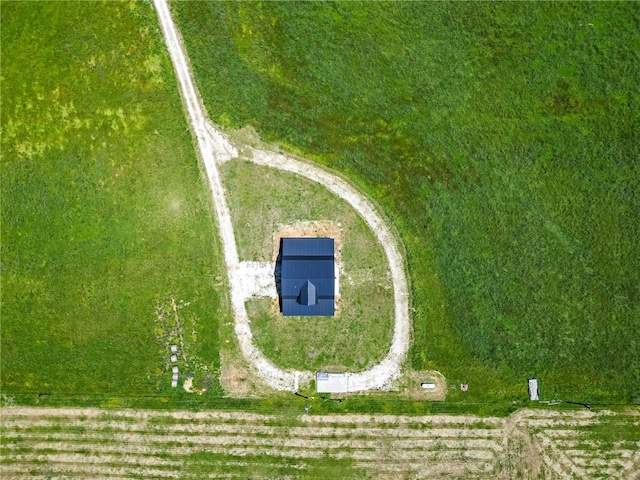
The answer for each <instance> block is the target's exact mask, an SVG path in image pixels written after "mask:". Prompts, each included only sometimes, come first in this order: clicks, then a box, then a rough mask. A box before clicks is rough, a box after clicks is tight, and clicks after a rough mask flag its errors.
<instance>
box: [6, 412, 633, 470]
mask: <svg viewBox="0 0 640 480" xmlns="http://www.w3.org/2000/svg"><path fill="white" fill-rule="evenodd" d="M1 413H2V432H3V435H2V446H1V452H2V460H1V462H0V472H1V473H2V477H3V478H20V477H22V476H24V474H25V472H29V474H30V475H31V476H33V478H56V477H64V476H66V477H75V478H81V477H85V476H87V477H88V476H99V477H106V476H109V477H110V478H140V477H142V478H148V477H151V476H153V477H158V478H273V477H279V478H284V477H287V476H288V478H292V479H293V478H319V477H322V476H324V475H331V476H333V477H336V476H337V477H339V478H493V477H494V476H496V475H500V474H502V475H506V476H507V477H508V478H513V477H514V476H522V477H524V478H545V479H553V478H580V479H588V478H601V477H608V478H629V474H632V472H634V471H635V472H637V471H638V470H637V467H638V466H640V456H639V454H638V450H639V448H640V442H638V437H637V433H638V430H639V429H640V419H639V418H638V416H637V415H635V416H634V415H614V414H611V413H606V414H592V413H591V412H586V413H584V414H583V413H582V412H577V413H576V412H573V413H571V412H565V413H562V414H560V413H555V412H546V411H542V410H538V411H531V410H530V411H521V412H519V413H516V414H515V415H513V416H512V417H511V418H506V419H505V418H479V417H473V416H447V415H439V416H421V417H410V416H390V415H342V416H339V415H327V416H313V415H310V416H302V417H279V416H274V415H259V414H250V413H243V412H232V411H217V412H198V413H194V412H159V411H141V412H134V411H126V410H120V411H118V410H98V409H85V410H81V409H42V408H21V407H15V408H14V407H5V408H3V410H2V412H1Z"/></svg>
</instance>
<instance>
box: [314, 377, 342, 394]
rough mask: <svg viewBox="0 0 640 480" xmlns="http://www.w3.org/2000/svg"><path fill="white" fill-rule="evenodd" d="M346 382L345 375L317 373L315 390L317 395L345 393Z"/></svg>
mask: <svg viewBox="0 0 640 480" xmlns="http://www.w3.org/2000/svg"><path fill="white" fill-rule="evenodd" d="M348 380H349V377H348V374H347V373H332V372H317V373H316V390H317V391H318V393H347V392H348V391H349V390H348V388H349V383H348Z"/></svg>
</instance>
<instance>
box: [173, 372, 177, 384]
mask: <svg viewBox="0 0 640 480" xmlns="http://www.w3.org/2000/svg"><path fill="white" fill-rule="evenodd" d="M172 380H173V381H174V382H177V381H178V374H177V373H174V374H173V378H172Z"/></svg>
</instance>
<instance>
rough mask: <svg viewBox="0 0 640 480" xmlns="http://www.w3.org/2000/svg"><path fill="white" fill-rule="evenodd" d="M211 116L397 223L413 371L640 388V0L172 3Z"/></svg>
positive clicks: (611, 393) (615, 392) (495, 388)
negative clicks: (301, 156) (306, 160)
mask: <svg viewBox="0 0 640 480" xmlns="http://www.w3.org/2000/svg"><path fill="white" fill-rule="evenodd" d="M172 7H173V10H174V11H175V13H176V16H177V20H178V23H179V25H180V28H181V30H182V32H183V34H184V36H185V41H186V44H187V48H188V50H189V54H190V57H191V60H192V63H193V65H194V68H195V73H196V77H197V80H198V83H199V86H200V89H201V92H202V94H203V96H204V100H205V103H206V105H207V108H208V110H209V113H210V115H211V117H212V118H213V120H214V121H215V122H218V123H220V124H222V125H223V126H226V127H228V128H239V127H242V126H244V125H245V124H252V125H254V126H255V127H256V128H257V130H258V131H259V132H260V134H261V135H262V136H263V138H265V139H267V140H270V141H273V142H279V143H281V144H283V145H285V146H288V147H289V148H292V149H294V150H296V151H299V152H303V153H305V154H306V155H308V156H311V157H313V158H314V159H316V160H318V161H320V162H322V163H324V164H326V165H329V166H331V167H333V168H336V169H339V170H341V171H342V172H345V173H346V174H347V175H349V176H350V177H352V178H353V179H354V181H356V182H358V183H359V184H360V185H361V187H362V188H363V189H365V190H366V191H368V192H369V193H370V194H371V195H372V196H374V197H375V198H376V199H377V200H378V201H379V202H380V203H381V204H382V205H384V207H385V208H386V210H387V213H388V214H389V216H390V217H392V218H394V220H395V222H396V225H397V226H398V228H399V230H400V231H401V233H402V236H403V238H404V241H405V242H406V245H407V252H408V258H409V267H410V273H411V277H412V286H413V292H412V293H413V295H412V298H413V302H414V307H415V314H414V317H413V326H414V344H413V347H412V351H411V359H412V364H413V367H414V368H416V369H423V368H435V369H438V370H440V371H442V372H443V373H444V374H445V375H446V376H447V377H448V378H449V380H451V381H452V382H458V381H465V382H468V383H469V384H470V386H471V388H470V390H469V392H468V393H469V396H468V397H467V398H473V399H475V400H482V399H484V400H492V399H493V400H495V399H498V398H505V397H507V398H509V397H511V398H513V397H518V398H519V397H520V396H524V395H526V390H525V387H524V385H525V379H526V378H527V376H529V375H531V374H536V375H538V376H539V377H540V378H541V379H543V380H542V383H541V385H543V386H544V387H543V390H542V392H541V393H542V395H543V397H549V398H551V397H564V398H567V397H572V398H574V399H575V398H579V399H583V400H588V401H597V400H599V401H620V400H622V401H629V400H631V399H632V398H637V397H638V396H640V390H639V388H640V387H638V385H640V364H639V363H638V362H637V359H638V358H640V343H639V342H638V340H637V338H640V290H639V289H640V287H639V286H640V243H639V242H638V238H640V231H639V227H638V226H639V225H640V216H639V214H638V212H640V194H639V193H638V192H640V164H639V163H638V158H640V148H639V147H638V145H640V141H639V140H640V139H639V138H638V131H640V129H639V126H640V122H639V115H640V114H639V113H638V112H640V108H639V106H640V105H639V98H640V95H639V93H640V92H639V88H638V85H637V80H636V79H637V78H639V77H640V67H639V65H640V62H639V61H638V60H639V59H638V53H637V52H638V51H640V37H638V35H637V25H638V23H639V22H640V9H639V7H638V5H637V4H634V3H606V4H605V3H579V4H576V3H560V4H558V3H541V4H535V5H531V4H519V3H477V2H474V3H460V2H456V3H444V2H435V3H434V2H400V3H399V2H376V3H373V4H369V3H368V4H366V5H365V4H362V3H358V2H331V3H319V2H309V3H307V2H304V3H290V2H286V3H278V2H260V3H254V2H240V3H236V2H175V3H174V4H173V6H172Z"/></svg>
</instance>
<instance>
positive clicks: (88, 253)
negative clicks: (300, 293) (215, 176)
mask: <svg viewBox="0 0 640 480" xmlns="http://www.w3.org/2000/svg"><path fill="white" fill-rule="evenodd" d="M1 27H2V28H1V32H2V52H1V54H2V91H1V94H2V109H1V110H2V163H1V167H2V179H1V180H2V208H1V214H2V219H1V221H2V223H1V228H2V264H1V267H2V317H1V321H2V324H1V326H2V344H1V347H2V349H1V350H2V353H1V362H2V376H1V389H2V393H3V394H5V395H7V396H12V395H18V396H20V395H21V396H22V398H23V399H26V400H24V401H27V402H30V401H31V400H28V396H29V395H30V394H37V393H51V394H53V396H52V397H51V399H53V401H54V402H60V400H56V398H57V397H60V398H66V397H65V396H66V395H69V396H70V397H69V398H71V396H73V398H97V399H100V398H103V397H104V398H105V399H107V400H105V401H108V399H109V398H110V397H114V398H115V400H113V402H112V403H113V405H117V404H118V400H117V398H118V397H121V396H123V395H124V396H129V397H141V396H154V395H159V394H162V395H164V394H167V395H174V396H175V395H180V392H181V394H182V395H186V394H185V392H184V391H183V390H182V389H181V388H180V389H171V387H170V382H171V373H170V362H169V355H170V353H169V347H170V344H171V343H178V344H179V345H180V352H179V353H180V359H179V365H180V367H181V369H182V372H183V373H184V374H195V375H196V376H197V378H198V379H199V380H200V381H201V382H200V383H201V384H203V385H204V384H206V386H207V387H209V392H210V393H211V392H214V393H218V394H219V392H220V391H219V386H217V383H216V381H215V379H214V376H215V372H216V371H217V369H218V368H219V358H218V323H219V322H220V321H221V320H222V319H225V318H227V316H228V312H227V309H226V306H225V294H224V293H223V292H224V290H222V289H214V287H213V285H214V283H216V277H218V280H219V279H220V278H223V277H224V275H225V274H224V269H223V264H222V263H221V260H220V257H218V251H219V245H218V244H217V242H218V237H217V232H216V230H215V225H214V219H213V217H212V209H211V204H210V199H209V194H208V189H207V183H206V180H204V178H203V176H202V175H201V172H200V170H199V167H198V162H197V159H196V156H195V154H194V149H193V144H192V139H191V135H190V132H189V130H188V128H187V124H186V121H185V118H184V114H183V109H182V105H181V101H180V97H179V95H178V90H177V85H176V82H175V79H174V76H173V70H172V66H171V63H170V60H169V57H168V54H167V53H166V49H165V47H164V44H163V43H162V38H161V34H160V31H159V27H158V22H157V17H156V14H155V11H154V10H153V8H152V6H151V5H149V4H145V3H142V2H128V3H124V2H104V3H101V4H97V3H94V2H3V3H2V24H1ZM181 380H184V376H183V377H182V379H181ZM181 383H182V382H181ZM45 398H46V397H45ZM70 401H71V400H70ZM96 402H97V403H100V402H101V401H99V400H98V401H96ZM114 402H115V403H114ZM62 403H64V402H62ZM113 405H112V406H113Z"/></svg>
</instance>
